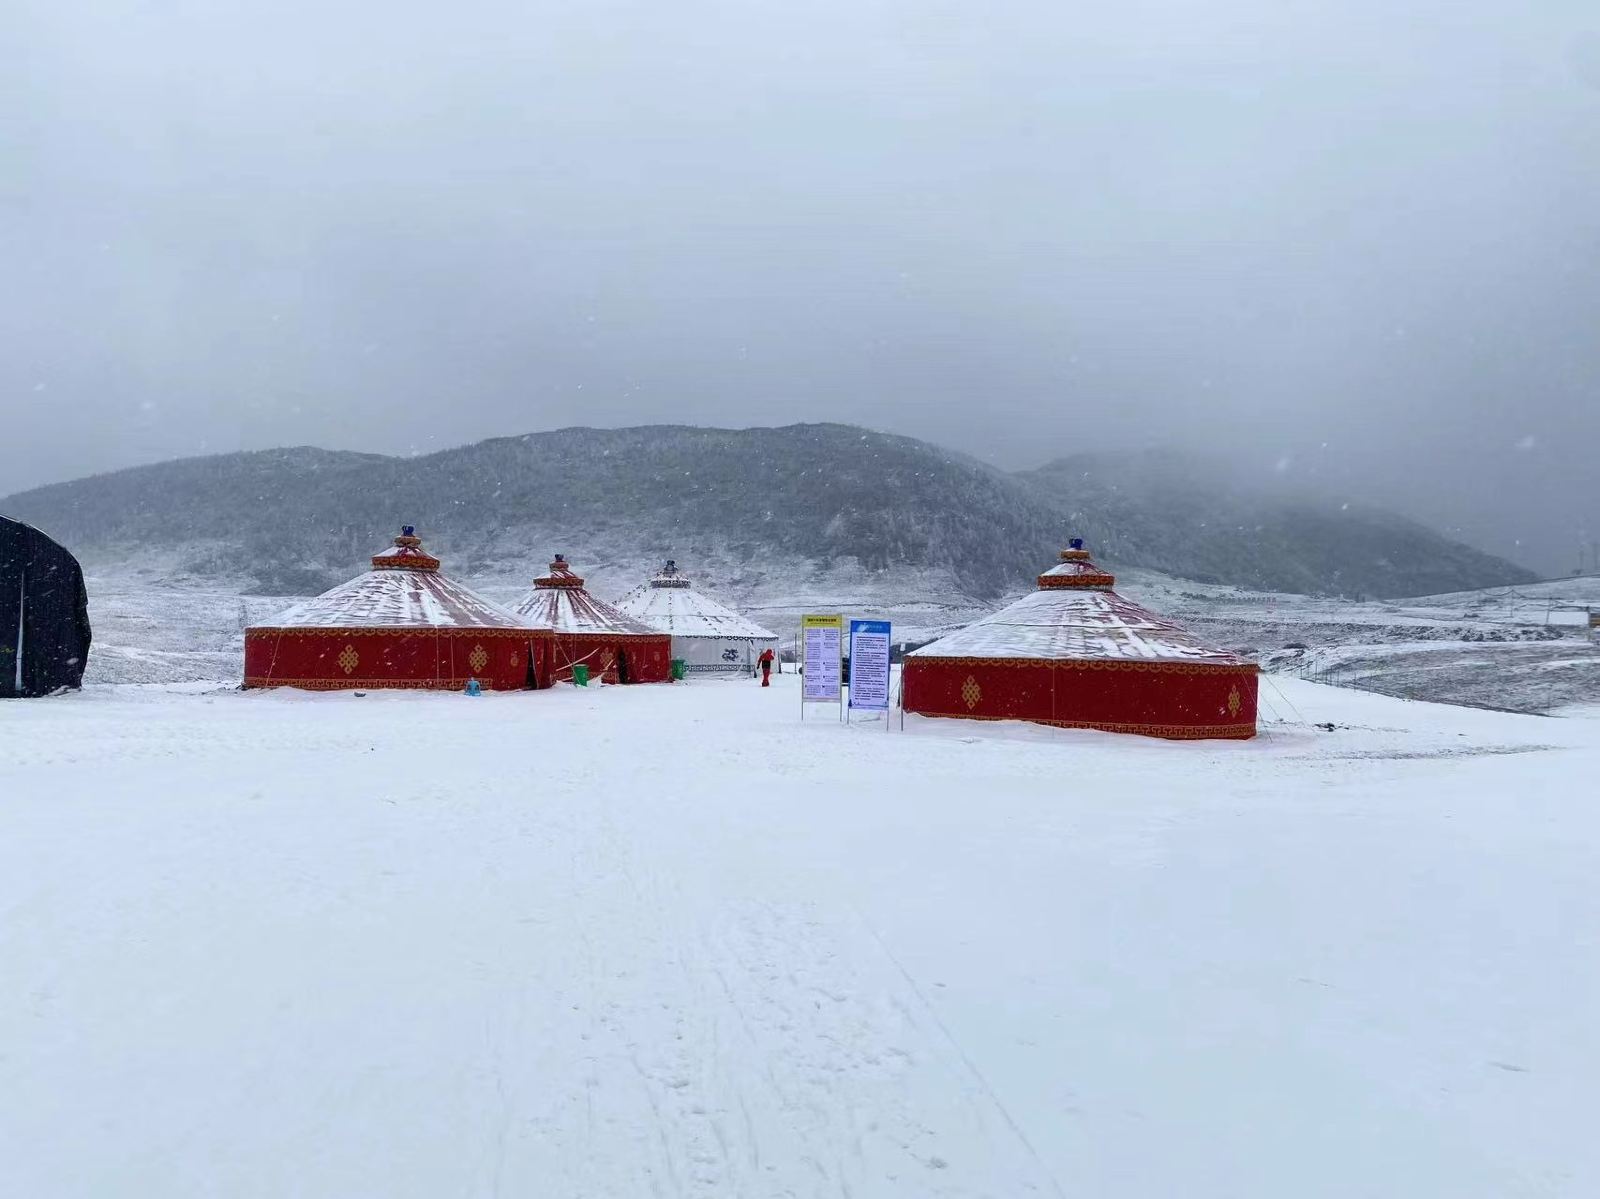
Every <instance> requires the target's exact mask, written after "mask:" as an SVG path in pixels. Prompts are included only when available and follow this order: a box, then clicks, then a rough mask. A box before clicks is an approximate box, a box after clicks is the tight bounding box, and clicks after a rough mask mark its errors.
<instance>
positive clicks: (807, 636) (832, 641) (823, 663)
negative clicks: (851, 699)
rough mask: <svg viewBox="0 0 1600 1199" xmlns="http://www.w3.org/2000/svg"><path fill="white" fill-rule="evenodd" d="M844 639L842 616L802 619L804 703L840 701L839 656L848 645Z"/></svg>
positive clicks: (832, 702)
mask: <svg viewBox="0 0 1600 1199" xmlns="http://www.w3.org/2000/svg"><path fill="white" fill-rule="evenodd" d="M843 638H844V617H842V616H802V617H801V618H800V641H801V651H802V654H803V657H804V663H803V665H804V669H805V673H804V675H803V676H802V680H801V683H802V685H801V688H800V697H801V699H800V702H801V703H806V704H836V703H838V702H839V700H840V694H839V674H840V671H839V659H840V656H841V655H842V652H843V648H844V647H843V645H842V644H841V642H842V641H843Z"/></svg>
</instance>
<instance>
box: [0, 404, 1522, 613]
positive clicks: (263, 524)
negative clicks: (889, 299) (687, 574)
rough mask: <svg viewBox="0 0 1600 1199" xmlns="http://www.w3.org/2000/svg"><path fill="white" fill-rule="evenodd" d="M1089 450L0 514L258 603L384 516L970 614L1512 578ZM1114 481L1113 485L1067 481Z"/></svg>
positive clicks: (829, 428)
mask: <svg viewBox="0 0 1600 1199" xmlns="http://www.w3.org/2000/svg"><path fill="white" fill-rule="evenodd" d="M1092 461H1094V460H1093V459H1091V458H1088V457H1080V458H1078V459H1074V460H1073V470H1072V471H1070V472H1065V473H1063V472H1062V471H1060V470H1057V471H1055V472H1052V471H1050V470H1046V471H1043V472H1029V473H1027V474H1023V475H1008V474H1006V473H1004V472H1002V471H999V470H995V469H994V468H992V467H989V466H986V465H984V464H982V463H980V462H977V461H975V460H973V459H970V458H968V457H966V456H964V455H962V454H960V453H957V452H955V451H952V450H947V449H943V448H941V447H939V446H935V445H930V444H929V443H927V442H922V441H917V440H915V439H912V438H908V437H894V436H889V435H886V434H881V433H875V432H872V431H870V430H867V429H860V428H855V427H852V426H846V425H792V426H788V427H786V428H781V429H743V430H728V429H691V428H682V427H672V426H657V427H647V428H638V429H613V430H602V429H564V430H560V431H558V432H554V433H539V434H530V435H528V436H526V437H514V438H500V439H496V440H492V441H484V442H478V443H476V444H474V445H468V446H462V447H459V448H457V449H452V450H445V451H442V452H440V453H436V454H430V455H427V456H425V457H419V458H410V459H397V458H383V457H378V456H374V455H368V454H334V453H328V452H326V451H322V450H312V449H291V450H273V451H268V452H263V453H253V454H229V455H223V456H220V457H213V458H195V459H187V460H183V461H178V462H168V463H163V464H161V465H158V466H150V467H142V468H139V469H136V470H127V471H119V472H116V473H114V474H109V475H101V476H96V477H93V478H88V479H80V480H77V481H75V482H71V483H62V484H58V485H55V486H51V487H43V488H38V489H36V490H34V491H30V492H27V493H24V494H21V495H15V496H11V497H8V498H6V499H3V500H0V511H4V512H6V513H7V514H8V515H14V516H17V517H20V518H22V519H25V520H29V521H31V522H32V523H34V524H37V525H38V526H39V527H41V528H43V529H45V530H46V531H47V532H49V533H51V535H52V536H55V537H57V538H58V539H59V540H61V541H63V542H64V543H65V544H67V545H68V546H69V547H70V548H71V549H72V550H73V551H74V552H75V553H77V554H78V555H79V556H80V558H81V559H82V560H83V561H84V563H85V565H86V566H88V567H89V568H90V569H92V570H95V571H111V570H115V569H120V568H122V567H124V566H127V565H129V564H144V563H147V562H148V561H153V560H160V561H162V562H163V563H164V564H165V565H164V571H165V573H164V575H163V576H162V577H163V578H164V579H165V580H167V581H177V582H188V583H191V584H198V585H208V586H213V587H215V586H226V587H230V588H234V587H237V588H239V589H243V590H248V591H253V592H256V593H259V594H286V593H297V594H310V593H315V592H317V591H321V590H323V589H325V588H327V587H329V586H331V585H333V584H334V583H335V582H338V581H341V580H343V579H344V578H346V577H348V576H349V575H350V574H351V573H353V572H354V571H355V570H356V569H359V568H360V566H361V565H363V564H364V561H365V556H366V555H368V554H370V553H371V552H372V550H373V548H374V547H375V546H377V545H381V544H383V543H384V542H385V541H386V540H387V538H389V537H391V536H393V534H394V532H395V531H396V529H397V528H398V526H399V525H400V524H401V523H402V522H408V523H412V524H415V525H417V526H418V528H419V530H420V531H421V532H422V533H423V535H424V536H425V537H426V538H427V539H428V543H429V545H430V546H431V547H432V549H433V550H434V551H435V552H437V553H441V554H443V555H445V557H446V558H447V559H448V560H449V561H450V562H451V563H453V566H454V569H455V570H456V571H457V572H459V573H462V574H468V575H473V576H477V577H480V578H481V577H495V576H504V577H507V578H515V579H518V580H520V579H522V578H525V577H526V576H527V572H528V570H529V569H530V563H532V562H537V561H548V559H549V557H550V555H551V554H552V553H554V552H556V551H561V552H563V553H566V554H567V555H568V556H569V557H571V558H572V559H573V560H574V561H575V562H578V563H580V564H587V566H588V568H589V569H592V570H596V571H601V572H603V571H606V570H608V569H617V570H622V571H626V572H628V573H629V574H631V575H632V576H635V577H636V576H638V575H639V574H640V573H641V572H645V571H648V570H650V569H653V568H654V567H655V566H658V565H660V560H661V559H663V558H667V557H674V558H677V559H678V560H679V561H680V562H682V563H685V564H686V565H688V566H690V567H691V568H692V569H697V570H700V571H701V573H709V575H710V576H711V577H713V578H716V579H718V580H722V581H729V582H732V583H733V584H734V585H736V586H740V585H746V584H748V585H749V586H750V587H751V588H753V589H754V588H759V587H760V586H761V585H763V583H764V582H765V581H766V580H768V579H775V578H776V577H777V572H778V571H779V570H782V571H784V572H786V573H788V574H790V575H796V574H798V575H799V576H800V577H801V578H802V579H803V578H805V577H809V576H811V575H813V574H821V575H828V574H830V573H832V572H835V571H839V570H845V571H849V570H859V571H860V572H862V573H863V574H864V576H866V577H868V578H873V579H882V580H884V581H885V582H887V583H891V584H894V585H896V586H897V587H898V588H899V590H900V591H902V592H904V593H906V594H907V595H911V594H913V593H915V592H917V591H920V590H921V589H922V582H923V580H925V579H933V578H937V579H939V580H940V581H941V586H940V588H939V590H941V591H942V592H944V593H946V594H948V593H950V592H951V591H954V592H955V593H957V594H958V595H959V596H961V597H962V599H963V600H971V601H974V602H983V601H987V600H991V599H993V598H994V597H995V596H996V595H998V594H1000V593H1001V592H1003V591H1005V590H1007V589H1009V588H1013V587H1019V586H1023V585H1025V584H1026V583H1027V582H1028V581H1029V580H1031V579H1032V578H1033V577H1034V576H1035V575H1036V574H1037V573H1038V572H1039V570H1041V569H1042V568H1043V567H1044V566H1046V565H1048V562H1049V560H1050V556H1051V555H1052V554H1053V553H1054V552H1055V550H1056V549H1058V548H1059V547H1060V545H1061V544H1062V542H1063V541H1064V540H1065V538H1066V537H1068V536H1069V535H1071V534H1074V533H1077V534H1081V535H1085V536H1088V537H1089V538H1090V539H1091V543H1092V544H1093V545H1094V547H1095V548H1096V549H1097V551H1099V552H1100V553H1101V554H1102V555H1103V556H1104V557H1106V558H1109V559H1111V560H1113V561H1116V562H1119V563H1121V564H1124V565H1136V566H1142V567H1146V568H1149V569H1153V570H1159V571H1164V572H1166V573H1169V574H1177V575H1183V576H1186V577H1197V578H1202V579H1206V580H1210V581H1218V582H1224V583H1237V584H1241V585H1245V586H1250V587H1255V588H1271V589H1278V590H1297V591H1308V592H1317V593H1331V594H1345V595H1355V594H1369V595H1370V594H1376V595H1403V594H1408V593H1414V592H1417V591H1422V590H1433V591H1438V590H1445V589H1450V588H1463V587H1478V586H1487V585H1492V584H1500V583H1517V582H1521V581H1523V580H1526V579H1529V578H1531V577H1532V576H1530V575H1529V574H1528V573H1527V572H1526V571H1523V570H1521V569H1520V568H1518V567H1515V566H1513V565H1511V564H1510V563H1507V562H1503V561H1501V560H1499V559H1497V558H1493V557H1490V556H1489V555H1486V554H1482V553H1479V552H1478V551H1476V550H1473V549H1470V548H1468V547H1466V546H1462V545H1459V544H1457V543H1455V542H1452V541H1450V540H1449V539H1447V538H1445V537H1442V536H1440V535H1439V534H1437V533H1434V532H1432V531H1430V530H1427V529H1424V528H1422V527H1421V526H1418V525H1416V524H1414V523H1411V522H1409V521H1403V520H1401V519H1400V518H1398V517H1395V516H1394V515H1393V514H1390V513H1384V512H1380V511H1374V510H1371V509H1365V508H1361V507H1359V506H1350V505H1340V504H1335V503H1331V502H1327V501H1322V500H1313V499H1308V498H1306V497H1303V496H1295V495H1290V494H1287V493H1280V492H1276V491H1268V490H1256V491H1252V492H1249V493H1241V492H1240V490H1239V487H1238V484H1237V483H1236V481H1235V480H1233V479H1232V478H1231V477H1230V476H1227V475H1225V474H1222V475H1218V474H1215V473H1208V472H1205V471H1201V470H1199V469H1198V468H1196V469H1192V470H1190V471H1189V472H1188V473H1187V474H1186V475H1185V476H1184V483H1183V486H1182V487H1181V488H1179V489H1174V488H1172V487H1171V486H1168V485H1166V484H1162V485H1160V486H1157V485H1156V484H1155V483H1153V482H1150V480H1151V478H1152V476H1151V472H1150V471H1149V470H1148V469H1147V468H1146V467H1144V466H1143V465H1141V463H1142V461H1143V460H1138V459H1136V460H1131V461H1130V460H1125V459H1123V458H1118V457H1110V458H1108V459H1107V462H1106V464H1105V465H1104V467H1103V469H1102V470H1101V473H1100V475H1098V476H1089V475H1087V474H1086V471H1087V469H1088V466H1089V464H1091V463H1092ZM1058 465H1059V464H1058ZM1124 472H1125V473H1126V475H1127V480H1128V484H1127V486H1125V487H1112V486H1098V485H1097V486H1096V487H1094V488H1093V489H1091V490H1089V491H1085V490H1084V488H1085V486H1086V484H1085V483H1084V480H1085V479H1086V478H1090V477H1093V478H1101V477H1106V476H1109V477H1113V478H1116V477H1121V476H1122V474H1123V473H1124ZM1156 477H1158V478H1161V479H1165V478H1166V476H1165V475H1161V476H1156ZM1064 480H1065V481H1064ZM1135 484H1138V485H1137V486H1136V485H1135Z"/></svg>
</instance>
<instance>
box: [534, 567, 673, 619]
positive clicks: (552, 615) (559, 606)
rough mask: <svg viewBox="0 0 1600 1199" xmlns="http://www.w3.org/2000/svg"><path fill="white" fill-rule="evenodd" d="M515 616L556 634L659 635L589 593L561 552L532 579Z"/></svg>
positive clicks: (581, 579) (614, 606)
mask: <svg viewBox="0 0 1600 1199" xmlns="http://www.w3.org/2000/svg"><path fill="white" fill-rule="evenodd" d="M517 615H518V617H519V619H520V620H521V621H522V622H523V623H526V624H530V625H532V626H533V627H534V628H540V629H553V630H554V631H555V632H557V633H605V634H610V635H612V636H619V637H637V636H649V637H659V636H661V630H659V629H653V628H651V627H650V626H649V625H647V624H645V623H643V622H642V621H638V620H635V619H634V618H633V617H631V616H629V615H628V614H627V613H626V612H624V611H622V609H620V608H618V607H617V606H616V605H615V604H608V603H607V602H606V601H605V600H603V599H598V598H596V597H595V596H593V595H590V594H589V592H588V590H587V589H586V588H585V587H584V585H583V578H582V577H581V576H580V575H578V574H576V573H575V572H574V571H573V569H572V566H571V564H569V563H568V562H567V560H566V558H565V557H563V556H562V555H561V554H557V555H556V556H555V561H553V562H551V563H550V573H549V574H547V575H541V576H540V577H539V578H537V579H535V580H534V581H533V590H532V591H530V592H528V594H527V595H526V596H524V597H523V600H522V602H521V603H519V604H518V605H517Z"/></svg>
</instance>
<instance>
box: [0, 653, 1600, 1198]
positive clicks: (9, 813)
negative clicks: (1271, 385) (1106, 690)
mask: <svg viewBox="0 0 1600 1199" xmlns="http://www.w3.org/2000/svg"><path fill="white" fill-rule="evenodd" d="M776 682H777V684H778V686H777V687H776V688H775V689H773V690H770V691H762V690H761V689H760V688H759V687H755V686H753V685H751V684H747V683H740V682H719V683H711V684H704V683H702V684H690V685H687V686H673V687H667V686H662V687H633V688H606V689H601V690H597V689H590V690H588V691H582V690H578V689H576V688H570V687H561V688H557V689H556V690H555V691H552V692H543V693H537V694H522V695H513V696H491V697H485V698H480V699H468V698H464V697H461V696H454V695H416V694H406V695H372V696H368V697H366V698H359V699H358V698H356V697H354V696H350V695H317V696H307V695H298V694H293V693H253V694H240V693H237V692H226V691H224V692H210V691H205V690H190V691H183V690H176V689H141V688H91V689H89V690H87V691H86V692H85V693H83V694H81V695H76V696H69V697H65V698H62V699H58V700H52V701H43V702H37V703H26V704H23V703H18V704H11V705H7V706H6V707H5V709H4V710H3V711H0V721H4V730H3V732H4V735H5V738H6V752H5V753H4V754H3V755H0V796H3V797H4V802H3V803H0V912H3V913H5V914H6V916H5V919H4V920H3V921H0V962H4V969H3V970H0V1077H3V1080H4V1085H3V1086H0V1130H3V1132H4V1138H3V1139H4V1142H5V1153H4V1160H3V1164H0V1174H3V1177H4V1180H5V1184H4V1188H3V1189H4V1190H5V1192H6V1193H7V1194H16V1195H26V1196H30V1197H38V1199H80V1197H81V1199H89V1197H94V1199H99V1197H100V1196H105V1195H151V1196H155V1195H159V1196H162V1197H163V1199H188V1197H199V1196H207V1197H209V1196H215V1195H226V1196H229V1197H230V1199H258V1197H259V1199H277V1197H279V1196H284V1195H295V1196H300V1197H303V1199H350V1197H351V1196H383V1197H384V1199H437V1196H440V1195H456V1196H464V1197H468V1199H475V1197H485V1199H487V1197H489V1196H495V1195H504V1196H512V1195H530V1196H563V1197H565V1196H578V1195H587V1196H596V1197H602V1196H603V1197H607V1199H609V1197H612V1196H617V1197H624V1196H625V1197H628V1199H632V1197H633V1196H652V1195H663V1196H739V1197H740V1199H778V1197H781V1196H840V1195H851V1196H854V1197H855V1199H895V1197H905V1199H954V1197H963V1199H974V1197H977V1196H994V1197H1002V1199H1019V1197H1022V1196H1030V1195H1033V1196H1052V1195H1054V1196H1063V1195H1072V1196H1080V1195H1081V1196H1096V1197H1102V1196H1105V1197H1110V1196H1115V1197H1118V1199H1123V1197H1126V1199H1168V1197H1170V1196H1178V1195H1181V1196H1185V1197H1186V1199H1223V1197H1226V1199H1282V1197H1283V1196H1290V1195H1292V1196H1295V1197H1296V1199H1349V1197H1350V1196H1355V1195H1373V1196H1398V1195H1404V1196H1450V1197H1451V1199H1505V1197H1506V1196H1515V1195H1535V1194H1537V1195H1540V1196H1544V1197H1546V1199H1587V1197H1588V1196H1592V1195H1594V1194H1596V1193H1600V1142H1597V1141H1596V1138H1595V1137H1594V1135H1593V1130H1592V1126H1593V1114H1592V1111H1593V1104H1592V1103H1591V1102H1590V1100H1591V1098H1592V1093H1593V1087H1594V1079H1595V1078H1596V1077H1600V1042H1597V1041H1596V1039H1595V1037H1594V1035H1593V1012H1594V1011H1595V1010H1596V1007H1597V1006H1600V955H1597V954H1596V953H1595V952H1594V946H1593V943H1592V942H1593V935H1592V930H1593V929H1594V928H1596V927H1600V900H1597V896H1600V892H1597V890H1596V886H1595V881H1594V880H1595V879H1596V878H1597V877H1600V815H1597V810H1596V807H1595V805H1594V803H1593V802H1592V796H1591V791H1592V780H1593V779H1594V778H1595V777H1596V775H1597V773H1600V724H1596V723H1591V722H1584V721H1576V720H1544V719H1534V718H1528V717H1518V716H1508V715H1505V714H1500V713H1489V712H1479V711H1470V710H1463V709H1450V708H1441V707H1434V706H1430V705H1422V704H1409V703H1403V702H1400V701H1395V700H1389V699H1384V698H1381V697H1375V696H1370V695H1364V694H1361V693H1358V692H1352V691H1342V690H1335V689H1330V688H1321V687H1315V686H1312V685H1309V684H1305V683H1301V682H1298V681H1296V680H1283V681H1280V682H1279V683H1278V684H1277V685H1275V686H1264V688H1263V699H1264V700H1265V701H1267V706H1268V710H1273V709H1275V710H1278V711H1280V712H1281V713H1282V714H1284V715H1286V716H1291V717H1293V718H1294V719H1295V720H1296V721H1297V723H1293V724H1280V723H1274V722H1273V721H1271V720H1270V719H1269V720H1268V721H1267V722H1266V723H1265V726H1264V730H1263V731H1264V735H1263V736H1262V737H1261V738H1260V739H1259V740H1257V741H1255V742H1252V743H1240V744H1170V743H1162V742H1150V741H1145V740H1142V739H1138V738H1128V737H1116V736H1112V735H1106V734H1095V733H1063V732H1058V731H1054V730H1044V729H1019V728H1014V727H1010V726H994V725H988V724H981V725H969V724H966V723H964V722H955V721H940V722H928V723H921V722H919V721H917V720H916V719H915V718H913V719H912V720H911V721H910V722H909V723H908V727H907V730H906V731H905V732H904V733H902V732H900V731H899V730H898V727H895V728H894V729H891V730H890V731H888V732H885V730H884V728H883V726H882V724H881V723H873V724H867V725H860V724H857V725H855V726H852V727H846V726H843V725H840V724H839V723H837V722H836V721H833V720H828V719H823V720H808V721H806V722H805V723H804V724H802V723H800V722H799V721H798V719H797V716H798V712H797V710H796V709H797V705H796V699H797V696H796V695H795V693H794V691H793V690H791V688H792V686H793V684H794V682H795V679H794V676H793V675H789V674H785V675H783V676H781V677H780V678H779V679H777V680H776ZM1319 722H1328V723H1330V724H1332V725H1333V726H1335V727H1334V728H1333V729H1332V730H1331V731H1325V730H1323V729H1321V728H1318V727H1316V725H1317V723H1319ZM708 745H709V746H713V747H714V748H711V749H708V748H707V746H708ZM624 747H625V752H619V750H623V749H624Z"/></svg>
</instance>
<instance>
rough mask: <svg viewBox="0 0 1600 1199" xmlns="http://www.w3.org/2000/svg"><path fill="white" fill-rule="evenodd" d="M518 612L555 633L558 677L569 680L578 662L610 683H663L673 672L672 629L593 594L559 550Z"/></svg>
mask: <svg viewBox="0 0 1600 1199" xmlns="http://www.w3.org/2000/svg"><path fill="white" fill-rule="evenodd" d="M517 615H518V616H519V617H520V618H521V619H522V620H523V621H524V622H526V623H527V624H531V625H533V626H534V627H535V628H540V629H549V630H550V631H551V632H552V633H554V634H555V645H554V657H553V658H552V659H551V673H552V675H553V676H554V677H555V679H556V680H557V681H558V682H561V681H566V680H570V679H571V678H572V668H573V667H574V666H577V665H579V664H582V665H585V666H587V667H588V668H589V676H590V677H591V678H598V679H604V680H605V681H606V682H608V683H664V682H666V681H667V680H668V679H670V678H671V677H672V636H671V634H669V633H662V632H659V631H658V630H656V629H652V628H651V627H650V626H649V625H647V624H644V623H642V622H640V621H637V620H635V619H634V618H633V617H631V616H629V615H628V614H627V613H626V612H624V611H622V609H620V608H618V607H616V606H615V605H613V604H608V603H606V601H605V600H603V599H596V598H595V597H594V596H592V595H590V594H589V592H588V591H587V590H586V589H585V588H584V586H583V580H582V579H581V578H579V577H578V576H577V575H575V574H573V573H572V567H571V566H570V565H568V563H567V560H566V559H565V558H564V557H562V556H561V555H560V554H557V555H556V560H555V561H554V562H552V563H550V573H549V574H547V575H544V576H543V577H541V578H537V579H535V580H534V581H533V590H532V591H530V592H528V594H527V596H526V597H525V598H524V599H523V601H522V602H521V603H520V604H518V605H517Z"/></svg>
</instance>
